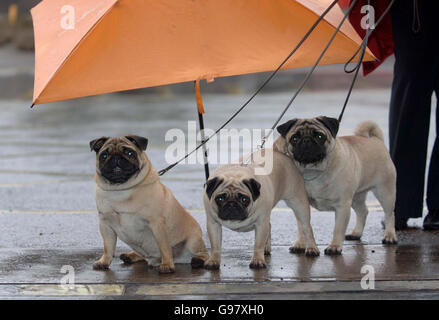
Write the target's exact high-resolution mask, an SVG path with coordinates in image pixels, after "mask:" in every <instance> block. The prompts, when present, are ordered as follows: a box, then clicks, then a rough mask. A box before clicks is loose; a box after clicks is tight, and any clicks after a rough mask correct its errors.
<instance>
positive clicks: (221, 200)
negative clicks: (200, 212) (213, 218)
mask: <svg viewBox="0 0 439 320" xmlns="http://www.w3.org/2000/svg"><path fill="white" fill-rule="evenodd" d="M224 200H226V195H225V194H220V195H218V196H216V198H215V201H216V202H217V203H222V202H224Z"/></svg>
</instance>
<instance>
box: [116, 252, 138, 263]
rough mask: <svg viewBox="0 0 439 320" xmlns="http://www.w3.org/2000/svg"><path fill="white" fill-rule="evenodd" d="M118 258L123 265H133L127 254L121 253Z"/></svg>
mask: <svg viewBox="0 0 439 320" xmlns="http://www.w3.org/2000/svg"><path fill="white" fill-rule="evenodd" d="M119 258H120V260H122V261H123V263H125V264H133V263H134V261H133V260H132V259H131V257H130V256H129V254H128V253H122V254H121V255H120V256H119Z"/></svg>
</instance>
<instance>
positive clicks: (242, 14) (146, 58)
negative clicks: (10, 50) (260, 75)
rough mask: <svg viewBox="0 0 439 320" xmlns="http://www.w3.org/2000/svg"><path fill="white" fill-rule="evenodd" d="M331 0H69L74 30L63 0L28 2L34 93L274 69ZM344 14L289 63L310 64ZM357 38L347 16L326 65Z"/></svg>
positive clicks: (47, 97) (59, 94)
mask: <svg viewBox="0 0 439 320" xmlns="http://www.w3.org/2000/svg"><path fill="white" fill-rule="evenodd" d="M331 2H332V0H254V1H248V0H178V1H169V0H93V1H90V0H71V1H69V2H68V5H70V6H71V8H73V9H74V11H71V13H72V12H73V13H74V26H73V29H69V28H65V27H64V28H63V26H62V23H61V21H62V18H63V15H65V14H67V13H66V12H67V11H65V10H64V9H63V6H65V5H66V4H67V3H66V1H64V0H44V1H42V2H41V3H40V4H38V5H37V6H36V7H35V8H33V9H32V11H31V13H32V17H33V21H34V30H35V83H34V97H33V102H34V104H41V103H46V102H54V101H59V100H65V99H72V98H78V97H84V96H90V95H97V94H101V93H108V92H114V91H121V90H129V89H136V88H144V87H151V86H158V85H165V84H171V83H178V82H185V81H194V80H201V79H206V80H208V81H209V80H211V79H213V78H215V77H224V76H232V75H239V74H247V73H254V72H262V71H270V70H274V69H275V68H276V67H277V66H278V65H279V64H280V62H282V60H283V59H284V58H285V57H286V56H287V55H288V54H289V52H290V51H291V50H292V48H293V47H294V46H295V45H296V44H297V43H298V42H299V41H300V39H301V38H302V37H303V36H304V35H305V33H306V32H307V31H308V29H309V28H310V26H311V25H312V24H313V23H314V22H315V20H316V19H317V17H318V16H320V14H321V13H322V12H323V11H324V10H325V9H326V8H327V7H328V6H329V4H330V3H331ZM63 12H64V14H63ZM343 15H344V14H343V12H342V11H341V9H340V8H339V7H338V6H335V7H334V8H333V9H332V10H331V11H330V13H329V14H328V15H327V16H326V17H325V20H324V21H322V22H321V23H320V24H319V25H318V27H317V28H316V30H315V31H314V32H313V33H312V34H311V36H310V37H309V38H308V39H307V41H305V43H304V44H303V45H302V47H301V48H300V49H299V50H298V51H297V52H296V54H295V55H294V56H293V57H292V58H291V59H290V60H289V61H288V62H287V63H286V64H285V65H284V67H283V69H288V68H297V67H305V66H309V65H312V64H313V63H314V62H315V60H316V59H317V57H318V55H319V54H320V53H321V51H322V49H323V48H324V46H325V45H326V43H327V41H328V39H329V38H330V36H331V34H332V33H333V32H334V30H335V28H336V26H337V25H338V23H339V22H340V21H341V19H342V18H343ZM360 42H361V39H360V37H359V36H358V35H357V33H356V32H355V30H354V29H353V28H352V26H351V25H350V24H349V22H348V21H346V22H345V23H344V25H343V27H342V28H341V30H340V32H339V34H338V35H337V37H336V39H335V40H334V42H333V44H332V45H331V47H330V48H329V50H328V52H327V53H326V55H325V57H324V58H323V60H322V61H321V64H336V63H344V62H346V61H347V60H348V59H349V58H350V57H351V56H352V54H353V53H354V52H355V50H356V49H357V48H358V46H359V44H360ZM365 60H366V61H370V60H374V57H373V55H372V54H371V53H370V52H369V51H368V52H367V53H366V56H365Z"/></svg>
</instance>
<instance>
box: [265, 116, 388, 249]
mask: <svg viewBox="0 0 439 320" xmlns="http://www.w3.org/2000/svg"><path fill="white" fill-rule="evenodd" d="M338 127H339V122H338V120H337V119H333V118H328V117H318V118H313V119H293V120H290V121H288V122H286V123H284V124H282V125H280V126H279V127H278V128H277V130H278V131H279V133H280V134H281V137H279V138H278V139H277V140H276V141H275V143H274V144H275V147H274V148H275V149H276V150H279V151H280V152H282V153H284V154H286V155H288V156H289V157H290V158H291V159H293V160H294V163H295V164H296V166H297V168H298V169H299V170H300V172H301V173H302V175H303V177H304V180H305V186H306V191H307V193H308V198H309V202H310V204H311V205H312V206H313V207H315V208H316V209H318V210H323V211H335V227H334V234H333V238H332V242H331V244H330V245H329V246H328V247H327V248H326V250H325V254H328V255H334V254H341V252H342V247H343V240H344V239H345V232H346V228H347V225H348V222H349V217H350V214H351V207H352V208H353V209H354V211H355V213H356V214H357V222H356V225H355V228H354V229H353V231H352V232H351V233H350V234H348V235H347V236H346V239H347V240H359V239H360V238H361V236H362V234H363V229H364V226H365V223H366V217H367V214H368V210H367V206H366V195H367V193H368V192H369V191H372V192H373V193H374V195H375V196H376V198H377V199H378V201H379V202H380V204H381V206H382V207H383V209H384V212H385V227H386V228H385V236H384V240H383V243H384V244H395V243H396V242H397V238H396V234H395V216H394V212H393V210H394V207H395V195H396V170H395V166H394V165H393V162H392V160H391V158H390V154H389V152H388V151H387V149H386V147H385V145H384V138H383V133H382V131H381V129H380V128H379V127H378V125H377V124H375V123H374V122H371V121H365V122H362V123H361V124H360V125H359V126H358V127H357V129H356V130H355V135H353V136H345V137H340V138H336V135H337V132H338Z"/></svg>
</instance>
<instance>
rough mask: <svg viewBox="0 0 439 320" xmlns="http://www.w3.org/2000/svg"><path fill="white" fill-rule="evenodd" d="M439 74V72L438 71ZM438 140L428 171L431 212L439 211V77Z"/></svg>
mask: <svg viewBox="0 0 439 320" xmlns="http://www.w3.org/2000/svg"><path fill="white" fill-rule="evenodd" d="M438 72H439V71H438ZM435 92H436V100H437V104H436V138H435V140H434V146H433V151H432V153H431V159H430V165H429V169H428V184H427V207H428V210H429V211H439V138H438V136H439V75H438V78H437V81H436V90H435Z"/></svg>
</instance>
